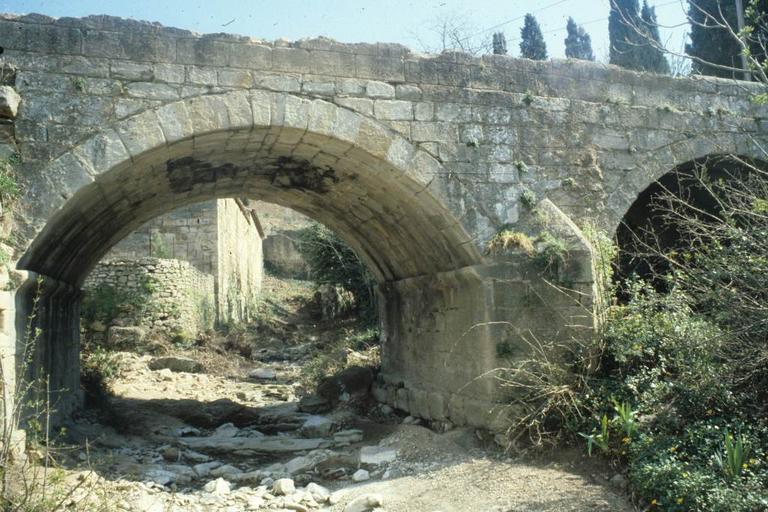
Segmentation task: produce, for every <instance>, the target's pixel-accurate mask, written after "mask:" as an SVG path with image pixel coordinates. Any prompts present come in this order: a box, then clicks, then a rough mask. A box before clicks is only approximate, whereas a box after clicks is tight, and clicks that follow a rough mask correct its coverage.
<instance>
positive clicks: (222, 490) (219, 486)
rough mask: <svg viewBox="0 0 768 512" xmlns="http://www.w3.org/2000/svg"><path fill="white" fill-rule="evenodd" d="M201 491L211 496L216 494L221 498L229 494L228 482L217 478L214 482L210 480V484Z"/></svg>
mask: <svg viewBox="0 0 768 512" xmlns="http://www.w3.org/2000/svg"><path fill="white" fill-rule="evenodd" d="M203 490H204V491H205V492H208V493H211V494H217V495H219V496H223V495H225V494H229V492H230V490H231V488H230V486H229V482H227V481H226V480H224V479H223V478H217V479H216V480H211V481H210V482H208V483H207V484H205V487H203Z"/></svg>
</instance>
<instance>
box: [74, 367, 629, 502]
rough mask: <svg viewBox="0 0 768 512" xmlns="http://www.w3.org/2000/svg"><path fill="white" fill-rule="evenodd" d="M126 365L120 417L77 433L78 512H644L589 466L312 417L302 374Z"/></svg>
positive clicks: (398, 420) (347, 412) (427, 433)
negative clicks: (636, 511) (301, 390)
mask: <svg viewBox="0 0 768 512" xmlns="http://www.w3.org/2000/svg"><path fill="white" fill-rule="evenodd" d="M119 357H120V360H121V364H120V367H121V371H120V374H119V376H118V377H117V378H116V379H115V380H114V382H113V384H112V389H113V392H114V396H113V397H112V398H111V399H110V400H109V403H108V405H107V410H108V411H109V413H108V414H103V413H102V414H97V413H96V412H92V413H89V414H85V415H83V416H82V417H80V418H79V419H78V420H77V421H76V422H75V423H74V424H73V425H71V426H70V432H69V436H70V438H71V439H75V440H79V441H80V446H81V447H80V448H79V449H77V450H75V451H74V452H71V456H70V457H69V460H68V462H67V463H66V464H65V466H68V467H69V469H68V470H66V474H67V478H66V479H67V480H68V481H80V482H84V484H83V485H81V487H80V488H78V489H77V491H76V492H75V493H74V494H73V496H72V497H71V498H69V499H70V501H72V503H73V505H74V504H75V503H79V504H78V505H74V506H76V508H77V509H80V510H98V509H99V508H103V509H104V510H119V511H129V512H166V511H169V512H171V511H172V512H182V511H183V512H188V511H189V512H195V511H200V512H203V511H206V512H207V511H227V512H235V511H246V510H254V511H255V510H277V511H309V510H327V511H344V512H363V511H369V510H381V511H385V510H386V511H419V512H422V511H434V512H437V511H442V512H447V511H474V510H483V511H513V510H515V511H517V510H519V511H527V510H541V511H544V510H551V511H564V510H573V511H594V510H606V511H607V510H612V511H613V510H632V508H631V507H630V506H629V505H628V503H627V501H626V499H625V498H623V497H621V496H620V494H618V493H617V489H615V488H613V487H612V486H611V485H609V484H608V483H607V481H606V478H608V477H610V476H611V474H610V473H609V472H606V473H605V474H601V473H599V472H598V473H594V472H593V473H592V474H590V473H589V472H587V473H586V474H585V472H584V468H580V467H579V464H578V461H572V460H570V461H569V460H567V458H566V459H565V461H563V462H561V463H554V462H550V463H548V464H546V463H530V462H523V461H521V460H515V459H512V458H509V457H507V456H505V455H504V454H502V453H499V452H498V451H496V450H495V449H494V448H493V447H489V446H487V445H485V447H484V445H483V442H482V440H481V436H478V434H477V433H475V432H473V431H471V430H468V429H452V430H449V431H448V432H445V433H442V434H438V433H436V432H433V431H432V430H430V429H428V428H427V427H426V426H424V425H421V424H420V422H419V421H418V420H416V419H414V418H409V417H406V418H403V417H402V416H401V415H398V414H397V413H396V411H392V410H391V409H390V408H389V407H386V406H380V405H377V404H373V403H370V402H366V401H363V402H360V401H358V402H357V403H356V404H355V407H352V406H351V405H345V404H342V405H341V406H339V407H336V408H335V409H334V410H331V411H328V412H323V413H317V412H314V411H311V409H312V408H313V407H314V406H315V405H316V404H315V405H313V404H311V403H309V404H307V405H306V406H307V408H308V409H310V412H306V411H302V410H300V405H299V402H298V400H297V397H296V389H297V384H296V382H295V377H296V363H295V362H291V361H280V362H272V363H265V364H263V365H261V366H258V367H252V368H250V369H249V368H246V367H237V368H230V369H229V374H224V375H212V374H206V373H199V370H200V368H199V367H198V366H196V365H195V364H194V363H195V361H192V360H185V359H183V358H180V359H177V358H174V357H169V358H165V359H162V358H153V357H151V356H139V355H136V354H131V353H122V354H120V356H119ZM272 359H274V358H272ZM152 368H154V369H152ZM180 370H192V371H180ZM238 372H240V374H239V375H238V374H237V373H238ZM233 373H234V374H233ZM105 422H106V423H111V424H112V426H110V425H108V424H105ZM86 440H87V446H88V448H87V450H86V449H85V448H84V446H85V444H84V443H85V442H86ZM561 458H562V457H561ZM593 471H594V470H593Z"/></svg>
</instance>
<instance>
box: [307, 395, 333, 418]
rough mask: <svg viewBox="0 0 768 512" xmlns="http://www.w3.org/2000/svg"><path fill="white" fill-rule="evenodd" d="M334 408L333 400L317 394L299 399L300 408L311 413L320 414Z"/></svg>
mask: <svg viewBox="0 0 768 512" xmlns="http://www.w3.org/2000/svg"><path fill="white" fill-rule="evenodd" d="M331 409H333V405H332V404H331V402H329V401H328V400H326V399H325V398H323V397H321V396H317V395H309V396H305V397H304V398H302V399H301V400H299V410H300V411H302V412H306V413H309V414H320V413H324V412H328V411H330V410H331Z"/></svg>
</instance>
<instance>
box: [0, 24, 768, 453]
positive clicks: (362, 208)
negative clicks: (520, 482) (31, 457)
mask: <svg viewBox="0 0 768 512" xmlns="http://www.w3.org/2000/svg"><path fill="white" fill-rule="evenodd" d="M79 23H81V22H80V21H78V20H68V21H67V24H66V25H59V24H57V23H56V22H54V21H53V20H51V19H49V18H40V17H35V16H31V17H29V18H25V20H24V21H23V22H18V21H17V20H16V18H8V19H4V20H2V24H0V25H1V28H0V30H2V32H1V33H0V34H2V35H3V46H4V47H5V48H6V49H7V50H8V51H7V52H6V53H4V58H6V59H7V60H8V63H9V64H11V65H13V66H14V67H16V68H17V70H18V71H17V83H18V86H19V90H20V91H23V95H22V96H23V102H22V104H21V106H20V108H19V109H18V112H17V115H16V119H15V123H16V124H15V125H14V131H15V137H16V138H17V139H18V140H17V143H18V144H17V145H18V148H19V151H20V153H21V157H22V161H23V162H24V174H23V175H24V179H25V181H26V183H25V190H26V192H25V197H24V198H23V201H21V202H20V205H21V211H20V215H21V217H23V221H24V222H23V223H24V226H23V229H22V230H21V231H22V232H23V237H22V238H23V240H20V245H21V247H20V248H19V249H20V254H21V259H20V261H19V265H18V266H19V268H21V269H24V270H29V271H33V272H35V273H37V274H39V275H43V276H47V277H48V278H51V279H52V280H54V281H56V282H57V283H60V285H61V286H62V287H65V288H66V287H67V286H69V287H70V288H66V289H67V290H68V291H67V292H66V293H64V292H57V293H55V294H52V295H51V299H50V300H51V301H52V303H51V304H50V307H51V308H52V310H56V311H59V312H60V313H61V314H60V315H58V314H57V315H51V319H52V320H51V321H52V322H54V323H55V324H56V325H51V326H44V327H48V329H44V331H49V332H52V333H53V332H56V333H59V332H71V333H74V334H73V336H74V338H73V339H76V337H77V334H76V333H77V332H78V327H77V322H76V319H75V318H74V316H75V315H74V313H73V311H75V310H76V308H75V307H73V306H74V305H75V304H76V302H77V300H78V299H77V294H76V293H75V290H76V289H77V288H79V287H80V285H81V284H82V283H83V281H84V279H85V277H86V275H87V274H88V272H89V271H90V270H91V269H92V268H93V267H94V266H95V265H96V263H97V262H98V261H99V259H100V258H101V257H102V256H103V255H104V253H105V252H106V251H107V249H108V248H109V247H111V246H112V245H113V244H114V243H115V241H116V240H117V239H118V238H120V237H121V236H123V235H124V234H125V233H128V232H130V231H131V230H133V229H136V228H138V227H139V225H141V224H142V223H143V222H145V221H146V220H148V219H151V218H153V217H156V216H157V215H160V214H162V213H165V211H167V209H168V208H170V207H172V206H177V205H181V204H190V203H194V202H197V201H204V200H210V199H213V198H215V197H239V196H241V195H243V194H247V195H252V196H254V197H260V198H263V199H265V200H267V201H274V202H276V203H279V204H283V205H285V206H288V207H292V208H296V209H297V210H300V211H302V212H304V213H306V214H308V215H310V216H311V217H313V218H315V219H317V220H319V221H321V222H323V223H325V224H327V225H328V226H329V227H331V228H332V229H334V230H336V231H338V233H339V235H340V236H342V238H344V239H345V240H348V241H349V242H350V244H351V245H352V246H353V247H354V248H355V250H356V251H357V253H358V254H359V255H360V257H361V258H362V259H363V260H364V261H365V262H366V264H367V265H368V267H369V268H370V269H371V271H372V273H373V274H374V276H375V278H376V279H377V281H378V283H379V285H378V287H377V290H378V291H377V293H378V294H379V295H380V299H381V302H380V304H381V310H382V315H383V316H382V324H383V333H382V354H381V359H382V370H381V372H380V373H379V374H378V375H377V380H376V382H375V383H374V384H375V385H374V386H373V389H374V393H375V396H376V398H377V399H380V400H383V401H385V402H387V403H388V404H390V405H392V406H397V407H399V408H403V409H405V410H407V411H408V412H409V413H411V414H412V415H414V416H415V417H423V418H426V419H429V420H434V421H446V420H450V421H451V422H452V423H455V424H457V425H464V424H469V425H474V426H482V427H488V426H489V425H494V426H498V425H499V422H500V421H501V420H500V417H502V416H503V414H502V413H501V412H499V411H500V409H502V408H501V407H498V405H499V404H498V403H497V402H498V400H501V399H503V394H501V393H500V392H499V389H498V383H497V382H495V381H494V379H493V378H492V377H483V376H487V375H488V372H489V371H490V370H492V369H494V368H496V367H498V366H499V364H501V363H502V361H499V359H498V356H497V352H496V348H495V346H496V343H497V340H498V339H501V338H504V337H508V336H509V333H505V332H502V331H503V329H502V328H501V327H499V326H501V325H510V324H513V325H516V326H518V327H519V328H520V329H521V330H522V331H526V332H527V331H530V332H531V333H533V334H535V335H536V336H537V337H542V338H546V339H557V340H560V341H566V340H569V339H571V338H572V337H573V336H574V335H577V334H579V333H584V332H586V331H585V330H580V329H578V328H577V327H576V326H578V325H582V324H585V326H586V327H588V328H591V326H593V322H590V321H586V323H585V319H584V317H585V315H584V311H585V310H589V308H591V307H592V302H591V294H592V285H593V277H592V275H591V268H592V267H591V261H590V259H591V255H590V254H589V252H588V251H585V250H583V246H582V245H581V244H580V243H578V240H579V238H580V236H579V231H578V227H576V226H578V225H580V223H582V222H584V221H587V220H589V221H595V222H597V223H598V224H599V225H600V226H601V227H602V228H604V229H605V230H606V231H608V232H609V233H612V232H614V231H615V229H616V227H617V226H618V225H619V223H620V222H621V220H622V218H623V216H624V215H625V213H626V212H627V210H628V208H629V207H630V205H631V204H632V203H633V201H635V198H636V197H637V196H638V194H640V193H641V192H642V191H643V190H645V189H646V188H647V187H648V185H649V184H651V183H653V182H654V181H655V180H657V179H658V178H659V177H660V176H662V175H663V174H665V173H667V172H669V171H671V170H673V169H675V168H676V167H678V166H681V165H688V164H690V163H692V162H701V161H703V160H702V159H704V158H706V157H707V156H708V155H712V154H715V153H719V154H722V153H737V154H739V155H741V156H744V157H750V158H758V159H760V158H764V155H763V154H762V153H761V151H760V149H759V148H760V147H761V146H762V147H765V145H766V140H765V139H766V132H765V129H766V123H764V122H763V121H762V120H763V119H765V118H767V117H768V107H766V106H761V105H755V104H754V103H753V102H751V101H750V100H749V97H750V96H752V95H755V94H759V93H762V92H763V91H762V88H761V87H762V85H761V84H749V83H739V84H734V83H732V82H731V81H726V80H719V79H706V80H703V79H695V78H691V79H676V78H672V77H664V76H657V75H653V74H643V73H634V72H631V71H627V70H622V69H620V68H616V67H613V66H604V65H599V64H595V63H588V62H574V61H568V62H564V61H557V60H555V61H549V62H532V61H527V60H525V59H515V58H512V57H509V56H484V57H479V58H478V57H472V56H469V55H463V54H456V53H451V54H446V55H440V56H435V55H419V54H414V53H411V52H409V51H407V50H406V49H404V48H402V47H399V46H396V45H394V46H393V45H385V44H370V45H347V44H342V43H337V42H330V41H328V40H312V41H303V42H300V43H296V44H292V43H288V42H285V41H281V42H275V43H260V42H254V41H252V40H250V39H248V38H238V37H233V36H225V35H216V36H199V35H196V34H192V33H190V32H186V31H178V30H174V29H169V28H163V27H160V26H156V25H153V26H152V28H151V30H143V31H137V30H136V25H134V24H133V23H134V22H129V21H121V20H118V19H115V20H112V21H110V22H109V23H108V24H106V25H102V24H99V23H95V24H94V22H92V21H86V22H82V23H84V25H79ZM82 27H88V28H87V29H84V28H82ZM150 34H151V36H150ZM319 97H322V98H323V99H320V98H319ZM310 98H312V99H310ZM411 116H412V117H411ZM544 201H547V202H544ZM529 203H530V205H533V206H534V207H537V208H539V209H540V210H546V211H547V212H550V213H552V212H554V217H553V218H552V219H553V222H551V223H550V224H551V226H550V227H552V228H553V229H554V228H557V227H558V226H560V227H567V228H568V229H566V230H564V231H562V233H563V235H562V236H564V237H566V238H568V239H569V244H568V245H569V248H570V249H571V251H570V254H569V262H568V265H566V266H564V268H563V272H562V273H559V274H558V276H559V277H564V278H567V279H569V280H572V282H570V281H569V284H570V285H572V289H573V293H574V294H578V299H577V300H576V298H575V297H567V296H566V294H560V295H558V294H556V293H555V292H554V291H553V289H552V288H553V287H552V286H548V283H547V282H546V279H545V278H544V277H543V276H542V275H541V271H540V269H538V270H537V268H536V267H535V265H532V263H531V261H530V258H529V257H528V256H526V255H524V254H516V255H510V254H506V255H504V254H502V255H495V254H485V244H486V242H487V241H488V240H490V239H491V238H492V237H493V236H494V235H495V234H496V233H497V231H498V230H500V229H502V228H504V229H513V230H518V231H520V230H528V231H530V235H531V236H534V235H537V234H540V232H541V226H539V227H538V228H535V227H532V226H531V225H530V224H528V223H527V222H528V221H527V220H526V217H527V216H526V212H525V209H526V208H528V206H526V204H529ZM549 205H551V206H553V207H554V208H550V206H549ZM540 213H541V212H540ZM228 223H229V222H228ZM534 228H535V229H534ZM536 229H538V231H536ZM240 275H241V276H242V275H248V274H247V273H246V272H244V271H243V272H240ZM220 288H222V289H225V290H226V289H227V286H226V285H223V286H220ZM19 293H21V292H19ZM574 301H576V302H578V307H577V306H574ZM22 302H23V301H17V303H22ZM218 306H219V307H218V309H219V310H222V308H221V304H218ZM241 306H243V304H237V305H236V306H235V307H232V308H229V309H228V310H231V311H239V310H240V307H241ZM57 308H58V309H57ZM223 310H227V309H223ZM17 315H19V317H18V320H21V319H22V318H23V315H24V312H23V311H20V312H17ZM586 316H587V317H588V316H589V315H586ZM15 324H18V325H21V324H23V322H21V321H17V322H9V325H15ZM480 324H482V325H483V326H482V327H481V328H479V327H477V326H478V325H480ZM587 330H588V329H587ZM522 331H521V332H522ZM577 331H578V332H577ZM514 337H515V336H513V338H514ZM57 339H58V338H57ZM515 340H517V338H515ZM517 341H519V340H517ZM517 341H515V343H517ZM49 346H50V347H52V348H51V350H53V351H54V353H52V354H46V355H45V357H41V358H40V360H41V361H75V360H77V354H75V353H73V352H74V351H76V350H77V343H73V344H72V346H68V345H66V344H62V343H57V342H53V340H51V343H50V344H49ZM516 348H517V349H520V350H523V348H524V344H523V343H522V342H520V343H519V346H516ZM40 371H41V372H42V373H51V374H56V375H57V378H56V379H53V380H56V382H60V383H61V384H62V385H63V387H65V388H67V389H72V390H75V389H78V381H77V378H78V377H77V375H76V373H77V372H76V371H75V370H74V369H72V370H71V371H69V372H68V371H67V370H66V369H64V368H56V367H54V368H47V369H43V368H41V369H40ZM366 382H367V381H366ZM367 387H368V386H362V388H367ZM349 394H350V393H349V391H348V390H346V389H344V390H341V389H340V385H339V383H336V384H335V385H332V386H330V387H329V392H328V396H329V397H330V398H329V399H326V400H325V402H328V401H329V400H331V401H336V400H338V399H341V398H346V396H347V395H349ZM315 405H320V404H317V403H316V404H315ZM507 412H509V411H507ZM201 421H202V420H201ZM210 421H212V420H210ZM235 439H237V438H235Z"/></svg>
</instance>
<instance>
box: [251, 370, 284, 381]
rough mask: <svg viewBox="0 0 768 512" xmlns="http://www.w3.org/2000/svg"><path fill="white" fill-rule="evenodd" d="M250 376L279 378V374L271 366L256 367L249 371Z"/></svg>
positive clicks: (268, 378)
mask: <svg viewBox="0 0 768 512" xmlns="http://www.w3.org/2000/svg"><path fill="white" fill-rule="evenodd" d="M248 377H249V378H251V379H260V380H275V379H277V374H276V373H275V371H274V370H270V369H269V368H255V369H253V370H251V371H250V372H248Z"/></svg>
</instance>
